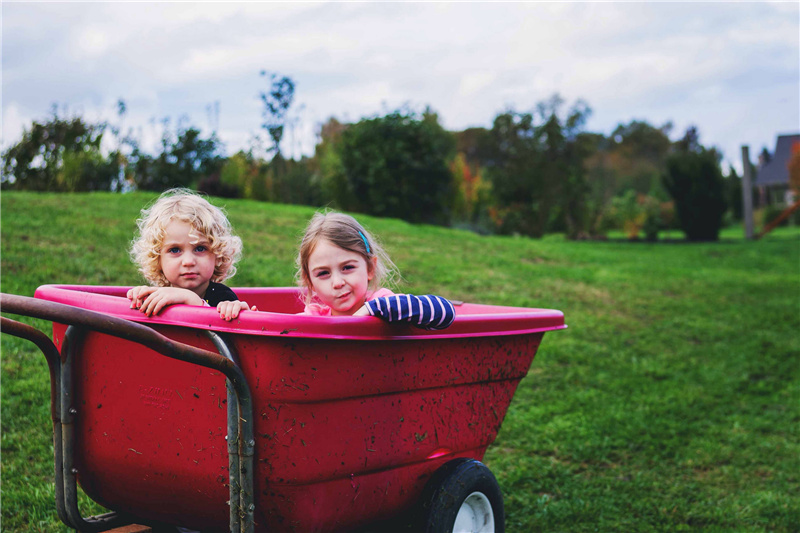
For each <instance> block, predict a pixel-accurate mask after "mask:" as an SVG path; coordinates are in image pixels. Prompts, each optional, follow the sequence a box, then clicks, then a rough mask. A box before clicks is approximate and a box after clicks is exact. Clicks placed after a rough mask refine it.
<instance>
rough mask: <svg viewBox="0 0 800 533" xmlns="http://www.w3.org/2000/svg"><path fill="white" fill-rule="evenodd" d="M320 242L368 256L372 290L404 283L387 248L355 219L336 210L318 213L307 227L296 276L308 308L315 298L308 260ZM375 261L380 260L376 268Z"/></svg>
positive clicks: (296, 260) (301, 242) (297, 260)
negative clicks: (323, 241)
mask: <svg viewBox="0 0 800 533" xmlns="http://www.w3.org/2000/svg"><path fill="white" fill-rule="evenodd" d="M320 240H327V241H330V242H331V243H333V244H335V245H336V246H338V247H339V248H342V249H344V250H347V251H349V252H354V253H357V254H359V255H361V256H362V257H364V260H365V261H366V262H367V268H368V269H370V270H371V271H372V279H371V280H370V282H369V289H370V290H372V291H375V290H378V289H380V288H381V287H383V286H384V284H388V285H396V284H397V282H398V281H400V274H399V272H398V270H397V266H395V264H394V263H393V262H392V260H391V259H390V258H389V255H388V254H387V253H386V251H385V250H384V249H383V246H381V244H380V242H378V240H377V239H376V238H375V237H374V236H373V235H371V234H370V233H369V232H368V231H367V230H366V229H364V226H362V225H361V224H359V223H358V221H357V220H356V219H355V218H353V217H351V216H350V215H345V214H344V213H338V212H336V211H318V212H316V213H314V216H313V217H311V220H310V221H309V223H308V226H306V230H305V233H304V234H303V238H302V240H301V241H300V250H299V252H298V254H297V258H296V259H295V263H296V265H297V273H296V274H295V277H296V279H297V284H298V285H299V286H300V288H301V293H302V294H301V298H302V299H303V300H304V301H305V303H306V305H308V304H309V303H311V302H312V300H313V299H314V293H313V290H312V286H311V274H310V273H309V271H308V260H309V258H310V257H311V254H312V253H313V252H314V248H316V246H317V243H318V242H319V241H320ZM373 258H377V260H376V261H375V263H374V267H373V262H372V260H373Z"/></svg>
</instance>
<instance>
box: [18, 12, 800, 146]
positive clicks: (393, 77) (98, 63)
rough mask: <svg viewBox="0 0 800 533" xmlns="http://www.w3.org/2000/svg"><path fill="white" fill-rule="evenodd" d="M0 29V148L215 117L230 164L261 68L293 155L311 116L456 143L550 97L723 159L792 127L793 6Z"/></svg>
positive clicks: (249, 126)
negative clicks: (120, 112) (399, 120)
mask: <svg viewBox="0 0 800 533" xmlns="http://www.w3.org/2000/svg"><path fill="white" fill-rule="evenodd" d="M2 24H3V96H4V101H3V112H4V117H3V128H4V134H5V136H4V139H3V142H4V145H7V143H8V140H9V139H10V138H13V137H14V136H15V134H14V133H12V132H20V133H21V127H22V126H23V125H24V124H26V123H29V121H30V120H31V119H32V118H34V117H36V118H40V117H43V116H45V115H46V114H47V111H48V109H49V108H50V105H51V104H52V103H53V102H59V103H66V104H69V106H70V107H71V108H80V109H83V110H85V111H86V112H87V113H89V112H91V113H94V114H95V115H96V116H105V117H106V118H109V119H110V118H112V117H113V107H114V103H115V102H116V100H117V99H118V98H123V99H125V100H126V102H127V103H128V110H129V114H128V116H127V117H126V118H125V123H126V124H127V125H128V127H136V128H141V129H142V131H143V133H142V135H143V136H145V137H146V138H147V139H148V140H149V142H155V141H157V138H158V135H159V134H158V133H157V128H155V127H153V126H150V125H149V124H150V123H151V122H154V123H155V124H158V121H159V120H160V119H161V118H163V117H165V116H169V117H172V118H173V120H177V118H178V117H180V116H181V115H185V114H188V115H190V120H191V121H192V122H193V123H194V124H196V125H198V126H202V127H204V128H208V127H209V121H208V120H207V117H206V112H205V109H206V107H207V106H208V105H209V104H211V103H212V102H219V103H220V131H219V133H220V136H221V137H222V139H223V141H225V143H226V145H227V146H228V149H229V151H235V150H236V149H238V148H240V147H242V146H246V144H247V143H248V142H249V139H250V137H251V136H252V135H253V134H254V133H257V132H258V129H259V124H260V121H261V116H260V114H261V105H260V103H259V101H258V98H257V93H258V92H259V91H260V90H264V89H265V87H266V83H265V80H264V79H263V78H261V77H260V76H259V75H258V73H259V71H260V70H262V69H268V70H271V71H275V72H279V73H281V74H282V75H288V76H290V77H292V78H293V79H294V80H295V81H296V82H297V92H296V103H297V105H300V104H305V105H306V107H305V109H304V110H303V112H302V113H300V123H298V125H297V126H296V127H295V134H296V136H297V137H298V138H299V137H301V136H304V138H303V140H302V141H296V142H295V143H294V144H295V146H298V145H299V146H302V147H303V150H304V151H306V153H310V152H311V150H312V149H313V142H314V137H313V134H314V132H315V130H316V128H317V124H318V123H320V122H323V121H325V120H326V119H327V118H328V117H330V116H337V117H339V118H340V119H347V120H358V119H359V118H361V117H363V116H371V115H374V114H376V113H380V112H382V111H384V110H387V109H393V108H396V107H398V106H400V105H402V104H404V103H406V102H408V103H411V104H412V105H415V106H417V107H422V106H424V105H430V106H431V107H433V109H434V110H436V111H437V112H439V115H440V118H441V120H442V122H443V123H444V124H445V125H446V126H447V127H449V128H452V129H460V128H464V127H468V126H476V125H482V126H487V127H488V126H490V125H491V121H492V119H493V118H494V116H495V115H496V113H497V112H499V111H501V110H503V109H504V108H507V107H514V108H516V109H518V110H528V109H532V108H533V106H534V105H535V104H536V103H537V102H539V101H541V100H544V99H546V98H548V97H549V96H550V95H551V94H553V93H555V92H559V93H561V95H562V96H563V97H564V98H565V99H566V100H567V102H568V103H571V102H572V101H574V100H575V99H578V98H583V99H584V100H586V101H587V102H588V103H589V105H590V106H591V107H592V108H593V109H594V114H593V117H592V119H591V120H590V122H589V127H590V128H593V129H595V130H600V131H602V132H604V133H609V132H610V130H611V129H612V128H613V127H614V126H615V125H616V124H617V123H619V122H627V121H628V120H631V119H632V118H637V119H641V120H647V121H649V122H651V123H653V124H656V125H661V124H663V123H664V122H666V121H667V120H673V121H674V122H675V124H676V131H677V130H679V129H680V128H683V127H685V126H688V125H689V124H692V123H694V124H697V125H698V127H699V128H700V131H701V134H702V140H703V141H704V142H707V143H709V144H717V145H720V146H721V147H722V148H723V149H724V150H725V152H726V154H728V155H729V156H730V155H731V154H732V153H735V152H737V150H738V145H740V144H741V143H744V142H747V143H750V144H757V145H759V149H760V145H762V144H765V145H767V146H770V147H771V146H772V144H773V143H774V135H775V134H777V133H778V132H784V131H787V130H795V131H796V130H797V128H798V122H799V121H798V115H800V102H799V101H798V100H800V97H798V93H799V92H800V80H798V76H799V74H798V70H799V69H798V64H800V45H798V39H797V35H798V5H797V4H772V3H705V4H692V3H569V2H563V3H363V4H362V3H357V4H356V3H288V2H287V3H163V4H159V3H108V2H101V3H90V4H86V3H68V4H67V3H65V4H58V3H48V4H46V5H42V4H23V3H11V4H5V5H4V6H3V20H2ZM17 135H18V134H17ZM737 157H738V156H737Z"/></svg>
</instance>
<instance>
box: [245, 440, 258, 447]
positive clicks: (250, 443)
mask: <svg viewBox="0 0 800 533" xmlns="http://www.w3.org/2000/svg"><path fill="white" fill-rule="evenodd" d="M247 445H248V446H255V445H256V441H255V440H253V439H250V442H248V443H247Z"/></svg>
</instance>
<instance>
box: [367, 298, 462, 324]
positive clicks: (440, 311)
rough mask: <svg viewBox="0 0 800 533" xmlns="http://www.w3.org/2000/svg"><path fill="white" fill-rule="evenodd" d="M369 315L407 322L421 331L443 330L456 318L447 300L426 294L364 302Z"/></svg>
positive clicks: (451, 305) (391, 320)
mask: <svg viewBox="0 0 800 533" xmlns="http://www.w3.org/2000/svg"><path fill="white" fill-rule="evenodd" d="M366 305H367V309H369V314H370V315H372V316H376V317H378V318H381V319H383V320H385V321H387V322H407V323H409V324H411V325H412V326H416V327H419V328H423V329H445V328H446V327H448V326H450V324H452V323H453V320H455V318H456V310H455V307H453V304H451V303H450V301H449V300H447V299H445V298H442V297H441V296H434V295H432V294H426V295H425V296H414V295H412V294H395V295H393V296H384V297H382V298H375V299H374V300H370V301H368V302H366Z"/></svg>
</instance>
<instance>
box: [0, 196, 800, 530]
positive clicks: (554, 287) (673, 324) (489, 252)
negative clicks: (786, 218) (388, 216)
mask: <svg viewBox="0 0 800 533" xmlns="http://www.w3.org/2000/svg"><path fill="white" fill-rule="evenodd" d="M154 197H155V196H154V195H151V194H144V193H135V194H126V195H114V194H106V193H97V194H34V193H10V192H4V193H3V194H2V197H1V198H0V201H1V202H2V204H1V205H2V212H1V216H2V226H0V230H1V231H2V235H1V240H2V279H1V281H0V285H1V288H2V291H3V292H9V293H15V294H23V295H33V292H34V290H35V289H36V287H37V286H39V285H41V284H45V283H80V284H93V285H102V284H111V285H132V284H140V283H141V282H142V280H141V279H140V278H139V277H138V275H137V273H136V269H135V268H134V266H133V265H132V264H131V262H130V259H129V258H128V254H127V249H128V245H129V242H130V240H131V239H132V237H133V235H134V231H135V219H136V217H137V216H138V213H139V210H140V209H141V208H142V206H144V205H145V204H146V203H148V202H150V201H151V200H152V199H153V198H154ZM214 202H215V203H216V204H217V205H224V206H226V208H227V210H228V213H229V216H230V219H231V221H232V223H233V225H234V228H235V229H236V231H237V232H238V234H239V235H240V236H241V237H242V239H243V241H244V243H245V255H244V259H243V261H242V262H241V263H240V265H239V266H240V268H239V273H237V275H236V277H235V278H233V279H232V280H230V283H229V284H230V285H231V286H234V287H236V286H286V285H292V284H293V275H294V254H295V251H296V245H297V242H298V239H299V236H300V233H301V232H302V230H303V228H304V226H305V223H306V221H307V220H308V218H309V217H310V216H311V214H312V212H313V210H312V209H310V208H306V207H295V206H283V205H274V204H265V203H259V202H252V201H244V200H222V199H215V200H214ZM358 218H359V219H360V220H361V221H362V223H364V224H365V225H366V226H367V227H368V228H369V229H370V230H371V231H373V232H374V233H375V234H377V235H378V236H379V237H381V239H382V241H383V242H384V244H385V245H386V248H387V249H388V251H389V253H390V255H391V256H392V258H393V259H394V260H395V262H396V263H397V264H398V266H399V267H400V270H401V272H402V273H403V276H404V278H405V281H406V284H405V286H404V287H403V288H405V289H406V290H408V291H409V292H417V293H426V292H432V293H437V294H441V295H443V296H446V297H449V298H452V299H457V300H465V301H471V302H481V303H492V304H504V305H515V306H526V307H547V308H556V309H560V310H562V311H563V312H564V313H565V315H566V321H567V323H568V324H569V326H570V327H569V329H567V330H565V331H559V332H553V333H548V334H547V335H545V337H544V342H543V343H542V347H541V349H540V351H539V353H538V354H537V357H536V360H535V361H534V363H533V366H532V368H531V371H530V373H529V375H528V377H527V378H525V379H524V380H523V381H522V383H521V384H520V387H519V389H518V391H517V394H516V396H515V398H514V401H513V402H512V405H511V408H510V409H509V412H508V415H507V417H506V420H505V422H504V424H503V427H502V429H501V431H500V434H499V436H498V438H497V441H496V443H495V444H494V445H493V446H492V447H491V448H490V449H489V451H488V453H487V455H486V458H485V462H486V463H487V464H488V465H489V466H490V467H491V468H492V470H493V471H494V473H495V475H496V476H497V478H498V481H499V482H500V485H501V487H502V489H503V493H504V496H505V501H506V512H507V529H508V531H509V532H528V531H569V532H581V531H625V532H628V531H683V530H698V531H699V530H702V531H796V528H797V524H800V232H798V231H797V230H795V229H792V228H788V229H781V230H779V231H777V232H775V233H773V234H770V235H769V236H768V237H767V238H766V239H765V240H762V241H757V242H745V241H743V240H742V239H741V231H740V230H735V229H734V230H728V231H726V232H725V233H724V234H723V240H722V241H721V242H719V243H709V244H685V243H660V244H646V243H627V242H622V241H608V242H569V241H565V240H564V239H563V238H561V237H559V236H550V237H547V238H545V239H543V240H530V239H525V238H514V237H482V236H478V235H475V234H471V233H467V232H462V231H454V230H449V229H445V228H438V227H430V226H414V225H410V224H406V223H404V222H401V221H397V220H385V219H374V218H370V217H366V216H359V217H358ZM25 321H27V322H30V323H34V324H35V325H36V326H37V327H40V328H41V329H42V330H43V331H46V332H48V333H49V324H47V323H45V322H42V321H33V320H28V319H25ZM48 387H49V380H48V377H47V367H46V364H45V361H44V358H43V357H42V356H41V354H39V353H38V352H37V351H36V350H35V349H34V348H32V347H31V345H29V344H28V343H26V342H24V341H20V340H17V339H16V338H14V337H10V336H8V335H3V336H2V402H1V406H2V482H3V484H2V504H3V505H2V527H3V530H4V531H62V530H64V528H63V526H61V525H60V522H58V519H57V517H56V512H55V506H54V503H53V499H54V496H53V479H52V477H53V475H52V440H51V428H52V426H51V423H50V418H49V405H48V398H49V392H48V390H49V389H48ZM95 511H99V509H98V508H96V507H86V512H87V513H88V512H95Z"/></svg>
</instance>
